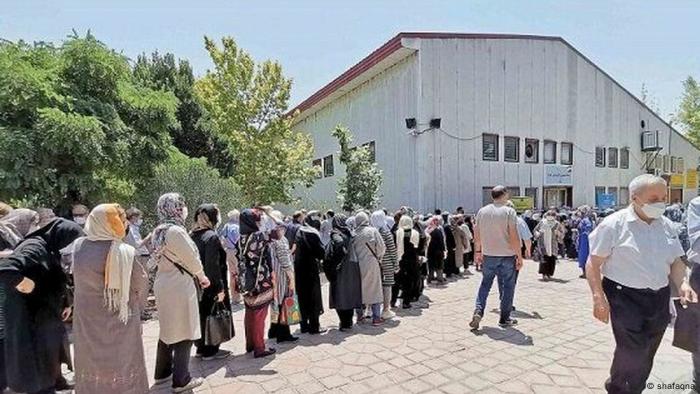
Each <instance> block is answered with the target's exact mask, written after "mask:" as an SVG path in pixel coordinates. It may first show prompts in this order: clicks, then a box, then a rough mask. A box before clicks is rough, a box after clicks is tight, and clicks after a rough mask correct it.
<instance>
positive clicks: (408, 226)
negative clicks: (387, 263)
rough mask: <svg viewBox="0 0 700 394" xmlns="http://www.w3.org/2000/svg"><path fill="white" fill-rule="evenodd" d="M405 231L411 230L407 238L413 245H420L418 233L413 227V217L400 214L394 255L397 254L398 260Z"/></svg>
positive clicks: (401, 251)
mask: <svg viewBox="0 0 700 394" xmlns="http://www.w3.org/2000/svg"><path fill="white" fill-rule="evenodd" d="M405 231H410V232H411V236H410V239H409V240H410V242H411V243H412V244H413V246H414V247H416V248H417V247H418V245H420V234H419V233H418V231H416V230H414V229H413V219H411V218H410V217H409V216H406V215H404V216H401V219H399V229H398V230H396V255H397V256H398V260H401V257H402V256H403V237H404V232H405Z"/></svg>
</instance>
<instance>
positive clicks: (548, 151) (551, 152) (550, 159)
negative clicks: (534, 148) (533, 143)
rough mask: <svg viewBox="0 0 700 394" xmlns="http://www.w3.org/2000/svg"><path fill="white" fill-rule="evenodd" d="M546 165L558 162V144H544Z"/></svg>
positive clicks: (546, 142)
mask: <svg viewBox="0 0 700 394" xmlns="http://www.w3.org/2000/svg"><path fill="white" fill-rule="evenodd" d="M542 162H543V163H545V164H554V163H556V162H557V143H556V142H554V141H545V142H544V159H543V160H542Z"/></svg>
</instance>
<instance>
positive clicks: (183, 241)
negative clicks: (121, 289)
mask: <svg viewBox="0 0 700 394" xmlns="http://www.w3.org/2000/svg"><path fill="white" fill-rule="evenodd" d="M167 231H168V232H167V233H166V235H165V243H164V246H163V251H162V254H163V255H165V256H166V257H167V258H164V257H162V256H156V257H155V258H156V264H158V274H157V275H156V281H155V283H154V285H153V292H154V293H155V295H156V304H157V305H158V321H159V322H160V338H159V339H160V340H162V341H163V342H164V343H166V344H168V345H172V344H174V343H177V342H181V341H184V340H196V339H199V338H200V337H201V332H200V328H199V302H198V300H197V289H196V287H195V285H194V281H193V280H192V277H191V276H189V275H187V274H182V273H181V272H180V270H178V269H177V267H175V265H173V263H172V262H171V261H169V260H168V259H170V260H172V261H174V262H176V263H178V264H180V265H181V266H182V267H184V268H185V269H186V270H187V271H189V272H190V273H191V274H192V275H195V276H198V277H201V276H202V275H203V274H204V273H203V269H202V263H201V262H200V261H199V252H198V250H197V246H196V245H195V244H194V242H192V239H190V236H189V235H188V234H187V231H186V230H185V229H184V228H182V227H179V226H171V227H170V228H169V229H168V230H167Z"/></svg>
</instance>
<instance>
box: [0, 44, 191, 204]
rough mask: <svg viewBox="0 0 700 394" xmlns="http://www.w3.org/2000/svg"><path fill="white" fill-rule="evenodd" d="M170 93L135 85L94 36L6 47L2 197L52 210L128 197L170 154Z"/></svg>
mask: <svg viewBox="0 0 700 394" xmlns="http://www.w3.org/2000/svg"><path fill="white" fill-rule="evenodd" d="M176 107H177V99H176V98H175V96H174V95H173V94H172V93H166V92H162V91H156V90H153V89H150V88H147V87H143V86H140V85H138V84H136V83H134V80H133V77H132V74H131V69H130V68H129V64H128V62H127V60H126V58H125V57H124V56H122V55H120V54H118V53H116V52H114V51H113V50H111V49H109V48H107V47H106V46H105V45H104V44H103V43H101V42H100V41H98V40H97V39H96V38H95V37H94V36H92V35H91V34H90V33H89V32H88V34H87V35H86V36H85V37H84V38H81V37H78V36H77V35H75V34H74V35H73V36H71V37H69V39H68V40H66V41H65V42H64V43H63V44H62V45H61V46H60V47H54V46H53V45H51V44H46V43H37V44H34V45H29V44H26V43H24V42H21V41H20V42H17V43H12V42H7V41H6V42H2V43H0V199H3V200H11V199H14V200H23V201H31V202H33V203H34V204H42V205H43V204H46V205H48V206H54V205H59V206H60V205H63V206H66V205H68V204H70V203H73V202H77V201H84V202H90V201H97V200H102V201H104V200H117V199H120V198H124V197H127V196H129V195H131V194H132V193H133V192H134V190H135V186H136V184H137V182H138V181H139V180H140V179H144V178H150V177H152V175H153V170H154V168H155V166H156V165H157V164H158V163H160V162H162V161H163V160H164V159H165V158H166V157H167V149H168V147H169V146H170V145H171V143H170V137H169V134H168V128H169V127H170V125H171V124H172V123H173V122H174V121H175V109H176Z"/></svg>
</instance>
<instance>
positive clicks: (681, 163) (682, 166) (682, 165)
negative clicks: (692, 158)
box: [676, 157, 685, 174]
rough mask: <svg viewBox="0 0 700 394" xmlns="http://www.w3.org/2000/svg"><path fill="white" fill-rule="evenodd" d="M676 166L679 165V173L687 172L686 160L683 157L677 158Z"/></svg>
mask: <svg viewBox="0 0 700 394" xmlns="http://www.w3.org/2000/svg"><path fill="white" fill-rule="evenodd" d="M676 167H678V173H679V174H682V173H684V172H685V160H683V158H682V157H679V158H678V159H677V160H676Z"/></svg>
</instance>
